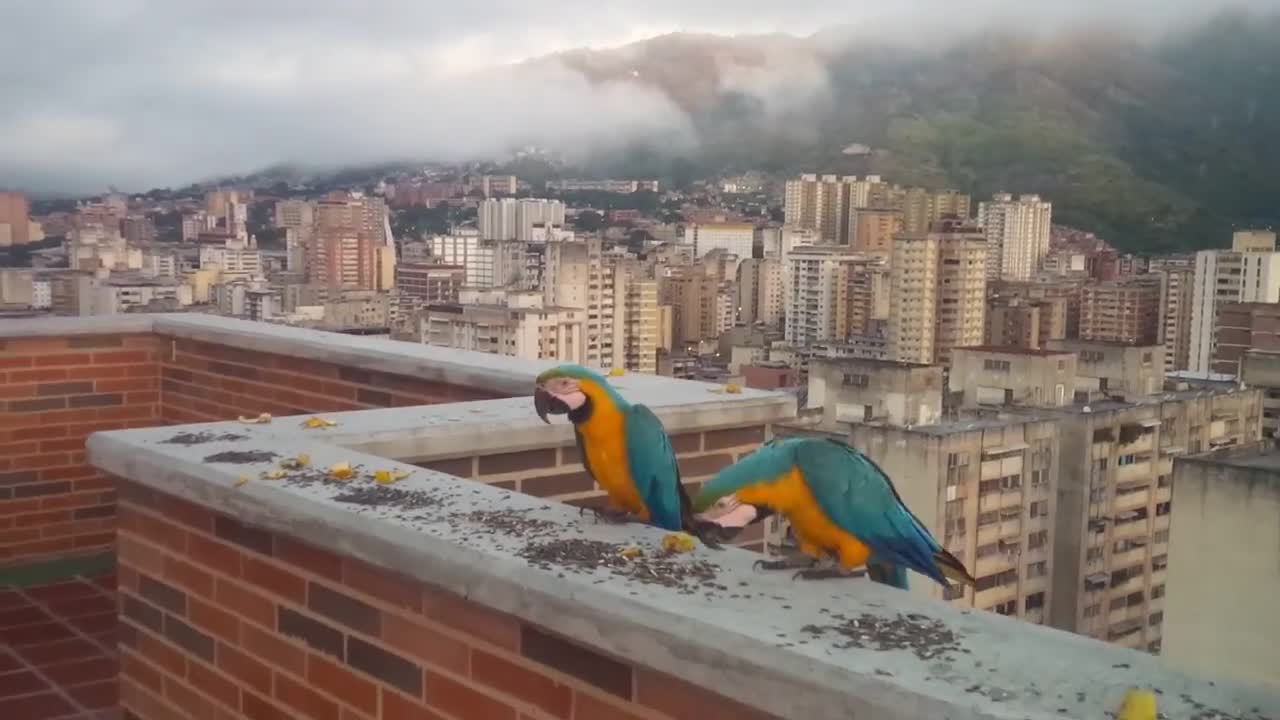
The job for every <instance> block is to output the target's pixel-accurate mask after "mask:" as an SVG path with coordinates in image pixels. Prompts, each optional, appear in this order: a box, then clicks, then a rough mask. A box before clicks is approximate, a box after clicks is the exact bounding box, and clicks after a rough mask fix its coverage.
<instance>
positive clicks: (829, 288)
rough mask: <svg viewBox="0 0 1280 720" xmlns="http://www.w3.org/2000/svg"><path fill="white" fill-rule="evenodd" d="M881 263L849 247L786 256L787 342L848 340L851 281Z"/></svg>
mask: <svg viewBox="0 0 1280 720" xmlns="http://www.w3.org/2000/svg"><path fill="white" fill-rule="evenodd" d="M872 262H876V263H878V262H879V259H877V258H872V257H871V256H868V255H861V254H857V253H853V252H851V251H850V250H849V248H847V247H838V246H829V245H813V246H805V247H800V248H796V249H794V250H792V251H791V252H790V254H788V255H787V260H786V264H785V266H784V268H783V272H784V273H785V274H786V283H785V290H786V293H787V295H786V297H785V299H784V313H785V325H784V334H785V338H786V342H787V343H788V344H791V345H796V346H806V345H813V344H816V343H824V342H844V340H845V339H846V338H847V337H848V336H849V313H850V302H849V289H850V277H851V275H852V274H853V273H854V272H856V271H857V268H858V267H859V266H863V267H865V266H866V265H867V264H869V263H872Z"/></svg>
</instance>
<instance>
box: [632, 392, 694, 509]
mask: <svg viewBox="0 0 1280 720" xmlns="http://www.w3.org/2000/svg"><path fill="white" fill-rule="evenodd" d="M623 433H624V434H625V436H626V441H627V462H628V465H629V468H630V470H631V479H632V481H633V482H635V484H636V490H637V491H638V492H639V493H640V499H642V500H643V501H644V504H645V507H647V508H648V509H649V521H650V522H652V523H653V524H654V525H657V526H658V527H660V528H662V529H664V530H671V531H673V532H675V531H679V530H680V529H682V527H683V525H682V523H681V520H682V518H683V515H684V508H683V507H682V498H681V488H680V466H679V465H678V464H677V463H676V452H675V450H674V449H672V447H671V441H670V440H669V439H667V431H666V430H664V429H663V427H662V421H661V420H659V419H658V416H657V415H654V414H653V411H652V410H650V409H649V408H647V407H645V406H644V405H632V406H631V408H630V409H629V410H627V414H626V415H625V416H624V418H623Z"/></svg>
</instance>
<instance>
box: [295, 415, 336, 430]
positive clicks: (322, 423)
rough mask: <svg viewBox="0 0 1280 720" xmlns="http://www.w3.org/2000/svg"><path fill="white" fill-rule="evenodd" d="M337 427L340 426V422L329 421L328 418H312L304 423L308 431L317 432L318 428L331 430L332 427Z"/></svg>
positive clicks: (303, 425)
mask: <svg viewBox="0 0 1280 720" xmlns="http://www.w3.org/2000/svg"><path fill="white" fill-rule="evenodd" d="M337 425H338V422H337V421H336V420H329V419H327V418H322V417H312V418H307V419H306V420H304V421H302V427H304V428H306V429H308V430H316V429H318V428H331V427H336V426H337Z"/></svg>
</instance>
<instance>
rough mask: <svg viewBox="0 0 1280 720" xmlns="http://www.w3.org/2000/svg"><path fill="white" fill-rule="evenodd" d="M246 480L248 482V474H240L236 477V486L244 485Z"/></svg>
mask: <svg viewBox="0 0 1280 720" xmlns="http://www.w3.org/2000/svg"><path fill="white" fill-rule="evenodd" d="M247 482H249V476H248V475H241V476H240V477H238V478H236V487H240V486H241V485H244V484H245V483H247Z"/></svg>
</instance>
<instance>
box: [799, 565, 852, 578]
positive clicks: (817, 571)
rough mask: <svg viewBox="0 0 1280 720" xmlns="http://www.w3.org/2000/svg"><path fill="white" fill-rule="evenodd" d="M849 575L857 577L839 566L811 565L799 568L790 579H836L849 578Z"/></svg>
mask: <svg viewBox="0 0 1280 720" xmlns="http://www.w3.org/2000/svg"><path fill="white" fill-rule="evenodd" d="M851 577H857V576H856V575H854V574H852V573H850V572H849V571H847V570H843V569H841V568H839V567H835V566H831V567H811V568H805V569H804V570H801V571H800V572H797V573H796V574H795V575H792V576H791V579H792V580H801V579H804V580H834V579H836V578H846V579H847V578H851Z"/></svg>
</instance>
